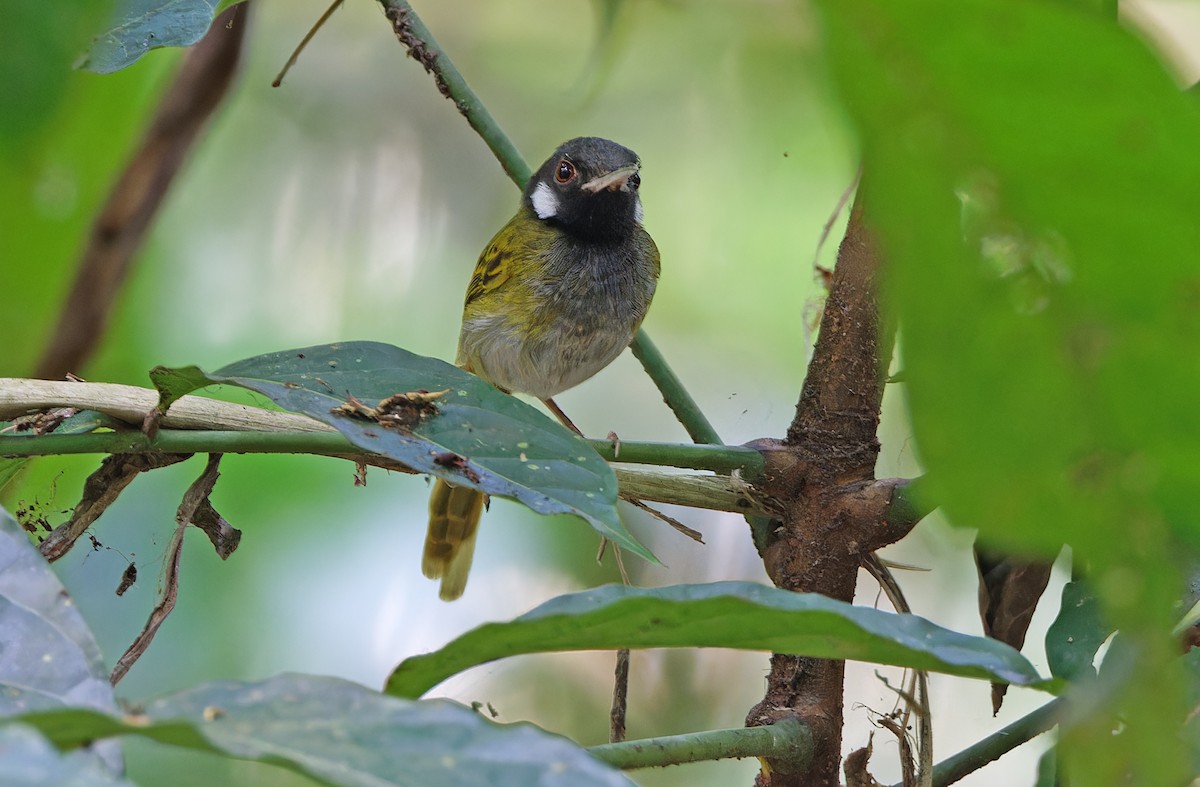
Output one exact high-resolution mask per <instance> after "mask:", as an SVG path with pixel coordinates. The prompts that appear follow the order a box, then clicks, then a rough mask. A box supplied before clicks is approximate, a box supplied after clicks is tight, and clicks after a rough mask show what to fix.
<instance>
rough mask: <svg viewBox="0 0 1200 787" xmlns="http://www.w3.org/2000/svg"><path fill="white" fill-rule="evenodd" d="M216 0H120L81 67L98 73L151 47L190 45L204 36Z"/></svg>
mask: <svg viewBox="0 0 1200 787" xmlns="http://www.w3.org/2000/svg"><path fill="white" fill-rule="evenodd" d="M218 5H219V3H218V0H120V2H118V3H117V4H116V10H115V13H114V14H113V20H112V23H111V25H110V26H109V27H108V28H107V29H106V30H104V31H103V32H101V33H100V34H99V35H97V36H96V40H95V41H94V42H93V43H92V48H91V50H90V51H89V52H88V53H87V56H86V57H85V58H84V59H83V61H82V63H80V65H81V67H83V68H86V69H88V70H89V71H95V72H97V73H100V74H108V73H111V72H113V71H118V70H120V69H122V68H125V67H126V66H130V65H133V64H134V63H135V62H137V60H138V59H139V58H140V57H141V56H142V55H144V54H146V53H147V52H149V51H150V50H151V49H157V48H159V47H163V46H191V45H192V44H194V43H196V42H197V41H199V40H200V39H201V38H203V37H204V34H205V33H206V32H208V28H209V25H211V24H212V20H213V17H214V16H216V14H217V10H218Z"/></svg>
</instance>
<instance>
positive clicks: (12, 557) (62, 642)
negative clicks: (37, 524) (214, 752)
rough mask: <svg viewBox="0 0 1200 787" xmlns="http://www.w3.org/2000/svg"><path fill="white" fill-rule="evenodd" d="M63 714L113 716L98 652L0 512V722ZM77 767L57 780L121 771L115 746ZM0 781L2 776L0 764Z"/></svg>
mask: <svg viewBox="0 0 1200 787" xmlns="http://www.w3.org/2000/svg"><path fill="white" fill-rule="evenodd" d="M68 706H85V707H88V708H96V709H100V710H104V711H111V710H114V709H115V708H116V700H115V699H114V697H113V690H112V686H111V685H109V682H108V671H107V670H106V669H105V668H104V662H103V659H102V658H101V656H100V647H99V646H98V645H97V644H96V640H95V638H94V637H93V636H92V632H91V630H90V629H89V628H88V626H87V624H86V623H85V622H84V620H83V617H82V616H81V615H80V614H79V610H78V609H77V608H76V607H75V605H74V603H73V602H72V601H71V597H70V596H68V595H67V591H66V589H65V588H64V587H63V586H62V583H61V582H59V581H58V577H57V576H56V575H55V574H54V572H53V571H51V570H50V565H49V564H48V563H47V562H46V560H45V558H43V557H42V555H41V553H39V552H38V551H37V549H35V548H34V546H33V545H32V544H31V543H30V542H29V536H28V534H26V533H25V531H24V530H22V529H21V527H20V526H19V525H18V524H17V523H16V522H15V521H14V520H13V518H12V517H10V516H9V515H8V512H7V511H5V510H4V509H2V508H0V718H3V717H11V716H14V715H17V714H20V713H25V712H28V711H31V710H42V709H47V708H63V707H68ZM22 745H24V744H22ZM30 745H33V744H30ZM33 747H34V749H36V748H37V747H36V745H33ZM0 749H3V747H2V746H0ZM31 756H34V757H35V758H36V757H37V756H38V755H37V754H36V751H34V752H33V754H32V755H31ZM80 759H85V760H87V761H88V762H87V763H82V762H80V763H75V764H74V765H72V764H67V763H64V765H63V767H64V768H66V769H67V770H64V771H63V772H64V773H66V772H67V771H68V770H72V769H78V770H79V771H80V772H81V773H82V772H83V771H85V770H87V771H89V772H90V771H91V770H95V771H96V772H97V773H105V772H111V773H118V772H120V771H121V770H122V764H121V751H120V749H119V748H118V747H117V746H116V745H115V744H98V745H97V746H95V747H94V748H93V751H91V752H89V753H88V754H87V756H86V757H83V758H80ZM0 773H2V774H7V773H8V770H7V769H6V767H5V766H4V764H3V762H2V761H0ZM5 783H6V784H7V783H8V782H7V781H5ZM80 783H81V784H83V783H91V782H80Z"/></svg>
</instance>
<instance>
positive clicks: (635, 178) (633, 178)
mask: <svg viewBox="0 0 1200 787" xmlns="http://www.w3.org/2000/svg"><path fill="white" fill-rule="evenodd" d="M625 182H626V183H628V184H629V188H631V189H633V190H634V191H637V190H638V186H640V185H642V176H641V175H639V174H637V173H636V172H635V173H633V174H632V175H630V176H629V180H627V181H625Z"/></svg>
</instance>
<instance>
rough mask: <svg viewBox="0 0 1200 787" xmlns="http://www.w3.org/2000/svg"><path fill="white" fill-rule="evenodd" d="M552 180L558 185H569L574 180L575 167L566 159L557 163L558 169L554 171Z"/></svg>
mask: <svg viewBox="0 0 1200 787" xmlns="http://www.w3.org/2000/svg"><path fill="white" fill-rule="evenodd" d="M554 179H555V180H557V181H558V182H559V183H570V182H571V181H572V180H574V179H575V165H574V164H572V163H571V162H569V161H567V160H566V159H563V160H562V161H560V162H558V169H557V170H555V171H554Z"/></svg>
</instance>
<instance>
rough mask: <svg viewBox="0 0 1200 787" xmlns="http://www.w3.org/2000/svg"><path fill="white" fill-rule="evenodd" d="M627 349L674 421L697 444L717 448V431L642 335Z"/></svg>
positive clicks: (647, 339) (661, 357) (660, 354)
mask: <svg viewBox="0 0 1200 787" xmlns="http://www.w3.org/2000/svg"><path fill="white" fill-rule="evenodd" d="M629 349H631V350H633V357H635V358H637V359H638V360H639V361H640V362H641V364H642V368H643V369H645V370H646V374H648V375H650V379H651V380H653V381H654V384H655V385H656V386H658V390H659V391H660V392H662V396H663V401H664V402H666V403H667V407H670V408H671V412H673V413H675V417H676V418H678V419H679V423H681V424H683V428H684V429H686V430H687V433H688V435H689V436H690V437H691V438H692V440H693V441H695V442H697V443H710V444H712V445H720V443H721V438H720V436H719V435H718V434H717V430H716V429H714V428H713V425H712V424H711V423H709V420H708V419H707V418H706V417H705V416H704V413H703V412H701V411H700V405H698V404H696V400H695V399H693V398H692V395H691V394H689V393H688V391H687V389H686V388H684V387H683V383H682V382H680V380H679V378H678V377H677V376H676V375H675V372H673V371H672V370H671V367H670V366H668V365H667V359H666V358H664V357H663V355H662V353H660V352H659V351H658V348H657V347H655V346H654V342H652V341H650V337H649V336H648V335H646V332H645V331H643V330H639V331H638V333H637V336H635V337H634V339H633V344H631V345H630V346H629Z"/></svg>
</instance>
